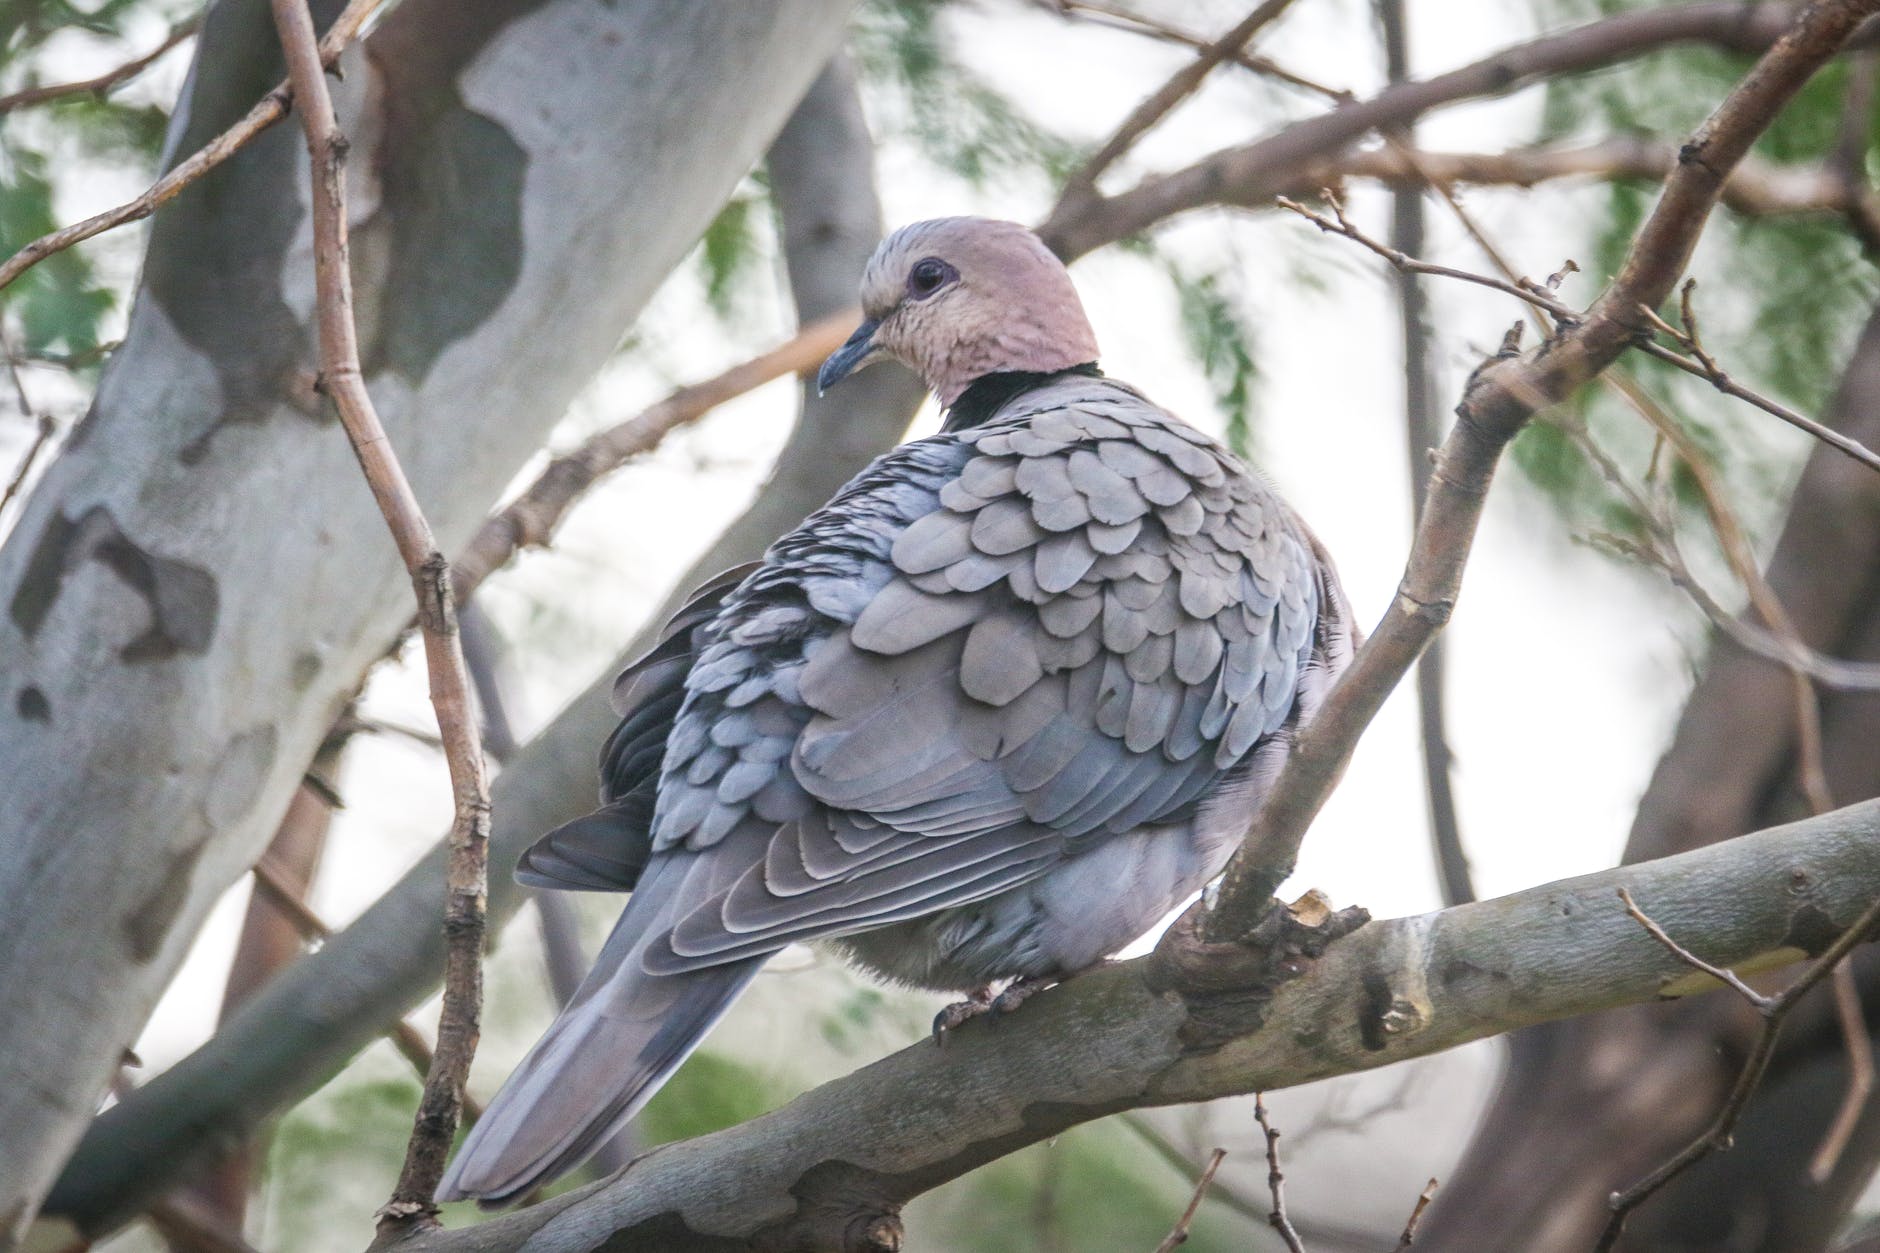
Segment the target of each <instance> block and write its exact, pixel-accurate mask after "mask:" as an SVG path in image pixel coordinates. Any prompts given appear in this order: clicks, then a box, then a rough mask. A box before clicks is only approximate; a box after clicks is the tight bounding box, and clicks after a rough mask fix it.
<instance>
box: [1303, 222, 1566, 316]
mask: <svg viewBox="0 0 1880 1253" xmlns="http://www.w3.org/2000/svg"><path fill="white" fill-rule="evenodd" d="M1320 194H1321V195H1322V196H1324V197H1325V203H1327V204H1328V205H1330V206H1331V207H1332V216H1331V217H1326V216H1325V215H1324V214H1323V213H1318V212H1315V211H1314V210H1311V209H1308V208H1306V207H1305V206H1304V205H1302V204H1300V203H1299V202H1298V201H1296V200H1294V199H1292V198H1291V197H1290V196H1278V197H1275V198H1274V201H1273V203H1274V204H1276V205H1278V206H1279V207H1280V208H1282V209H1285V210H1287V211H1289V212H1292V213H1296V214H1298V215H1299V216H1300V217H1302V218H1304V219H1305V220H1306V221H1308V222H1310V223H1312V224H1313V225H1314V226H1316V227H1318V228H1319V229H1320V230H1322V231H1324V232H1325V233H1326V234H1328V235H1341V236H1343V237H1344V238H1346V239H1349V240H1350V241H1351V242H1353V243H1354V244H1358V245H1360V246H1362V247H1364V248H1368V249H1370V250H1371V251H1372V252H1374V253H1376V254H1377V255H1378V256H1380V257H1382V258H1384V260H1386V261H1388V262H1390V264H1391V265H1392V266H1393V267H1395V268H1396V269H1398V270H1401V271H1403V272H1404V273H1406V274H1429V275H1433V276H1435V277H1437V278H1450V279H1455V280H1456V281H1457V282H1459V283H1473V284H1474V285H1476V286H1477V287H1486V288H1488V289H1489V290H1490V291H1498V292H1500V293H1502V294H1503V295H1504V296H1513V297H1514V298H1515V299H1516V300H1519V301H1522V302H1524V303H1526V304H1529V305H1532V306H1533V307H1534V308H1536V309H1539V310H1541V311H1543V312H1545V313H1550V314H1552V315H1553V316H1554V317H1555V318H1557V319H1559V320H1560V321H1561V322H1563V323H1567V324H1571V323H1573V322H1577V321H1578V320H1579V318H1580V313H1579V311H1578V310H1576V309H1574V308H1573V307H1572V306H1571V305H1569V304H1567V303H1566V302H1565V301H1563V300H1560V299H1558V298H1557V297H1555V296H1554V295H1553V294H1552V293H1551V292H1550V291H1548V290H1547V288H1546V287H1545V286H1543V285H1542V284H1539V283H1532V282H1528V283H1523V282H1519V281H1510V280H1508V279H1500V278H1496V277H1494V276H1493V275H1491V274H1478V273H1476V272H1475V271H1474V270H1459V269H1457V268H1456V267H1454V266H1451V265H1438V264H1436V263H1435V262H1433V261H1424V260H1422V259H1420V258H1417V257H1412V256H1409V255H1407V254H1405V253H1403V252H1400V251H1398V250H1397V249H1396V248H1393V247H1391V246H1390V245H1389V244H1387V243H1384V242H1383V241H1382V240H1378V239H1374V238H1372V237H1371V236H1370V235H1367V234H1365V233H1364V231H1363V230H1362V229H1361V228H1360V227H1359V226H1358V225H1357V224H1356V223H1354V222H1353V221H1352V220H1351V219H1350V218H1349V217H1347V216H1346V215H1345V206H1344V203H1343V202H1342V201H1340V200H1339V198H1338V196H1337V194H1336V193H1334V192H1332V191H1331V190H1330V189H1329V188H1327V189H1324V190H1322V191H1321V192H1320Z"/></svg>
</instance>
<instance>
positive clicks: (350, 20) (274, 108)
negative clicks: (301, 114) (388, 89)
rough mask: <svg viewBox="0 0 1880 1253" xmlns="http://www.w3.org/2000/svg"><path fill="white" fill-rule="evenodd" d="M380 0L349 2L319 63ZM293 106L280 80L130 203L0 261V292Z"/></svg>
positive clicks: (180, 182) (225, 155) (193, 174)
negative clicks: (235, 121) (237, 119)
mask: <svg viewBox="0 0 1880 1253" xmlns="http://www.w3.org/2000/svg"><path fill="white" fill-rule="evenodd" d="M383 2H384V0H352V2H351V3H350V4H348V5H347V6H346V8H345V10H344V11H343V12H341V13H340V15H339V16H338V17H337V18H335V19H333V24H332V25H331V26H329V27H328V28H327V32H326V35H325V36H324V37H323V38H321V40H320V63H321V65H323V66H328V67H330V66H332V65H333V64H334V63H336V62H337V61H338V60H339V54H340V53H342V52H344V51H345V50H346V45H347V44H349V43H351V42H352V40H353V38H354V36H356V35H358V34H359V32H360V31H361V30H363V29H365V25H366V23H367V21H369V20H370V19H371V17H372V15H373V14H374V13H375V12H377V11H378V8H379V5H380V4H382V3H383ZM292 105H293V89H292V87H291V86H290V85H289V84H288V83H287V82H285V81H283V82H282V83H281V84H280V85H279V86H278V87H276V88H275V89H274V90H273V91H270V92H269V93H268V94H267V95H265V96H263V97H262V98H261V100H260V102H259V103H257V104H256V105H255V107H254V108H252V109H250V110H249V111H248V113H247V115H246V116H245V117H243V118H242V120H241V121H239V122H237V123H235V125H233V126H231V127H229V128H228V129H227V130H225V131H223V132H222V133H221V134H220V135H217V136H216V137H215V138H214V139H213V140H211V141H210V142H208V143H207V144H205V145H203V146H202V147H201V148H200V149H198V150H197V151H195V152H194V153H192V154H190V155H189V156H188V157H186V158H185V159H183V160H182V161H179V162H177V163H176V165H174V166H172V167H171V168H170V170H169V172H168V173H166V174H165V175H164V176H163V177H162V178H160V179H158V180H157V181H156V182H154V183H152V184H151V185H150V189H149V190H148V191H146V192H144V193H143V194H142V195H140V196H138V197H137V198H136V199H134V200H128V201H126V202H125V203H123V204H121V205H118V206H117V207H116V208H113V209H106V210H105V211H104V212H103V213H96V214H93V215H92V216H91V217H88V218H86V219H85V220H84V221H82V222H74V223H73V224H72V225H70V226H64V227H60V228H59V229H58V230H56V231H53V232H51V233H50V234H47V235H41V236H40V237H39V238H38V239H35V240H33V241H32V242H31V243H29V244H27V245H26V246H25V247H23V248H21V249H20V250H19V251H18V252H16V253H14V254H13V255H12V256H10V257H8V258H7V259H6V260H5V261H3V262H0V288H4V287H6V286H7V284H9V283H11V282H12V281H13V280H14V279H16V278H18V277H19V276H20V275H22V274H24V273H26V271H28V270H30V269H32V268H33V267H34V266H36V265H38V264H39V263H40V262H41V261H44V260H45V259H46V258H47V257H49V256H51V255H52V254H53V253H55V252H64V251H65V250H66V249H67V248H70V247H71V246H72V245H73V244H78V243H83V242H84V241H85V240H87V239H90V238H92V237H93V236H94V235H102V234H104V233H105V232H106V231H108V230H111V229H113V228H114V227H119V226H123V225H125V224H126V223H129V222H137V221H141V220H142V219H144V218H147V217H149V216H150V215H151V214H153V213H155V212H156V211H157V210H158V208H160V207H161V206H162V205H164V204H165V203H167V202H168V201H169V200H171V199H172V198H174V197H175V196H176V194H177V193H178V192H180V191H182V190H183V189H184V188H185V187H187V186H189V185H190V184H191V183H193V182H195V181H196V180H197V179H199V178H201V177H202V176H203V175H204V174H207V173H208V172H209V171H210V170H213V169H214V168H215V167H216V166H218V165H220V164H222V163H223V162H224V161H226V160H228V159H229V158H230V157H232V156H234V155H235V154H236V153H237V152H240V151H241V150H242V148H243V147H244V146H245V145H246V144H247V143H248V141H249V140H251V139H253V138H254V137H255V136H256V135H259V134H260V133H261V132H262V131H264V130H266V129H268V127H270V126H272V125H274V124H275V123H276V122H278V121H280V120H281V119H282V118H284V117H286V116H287V111H288V109H289V108H290V107H292Z"/></svg>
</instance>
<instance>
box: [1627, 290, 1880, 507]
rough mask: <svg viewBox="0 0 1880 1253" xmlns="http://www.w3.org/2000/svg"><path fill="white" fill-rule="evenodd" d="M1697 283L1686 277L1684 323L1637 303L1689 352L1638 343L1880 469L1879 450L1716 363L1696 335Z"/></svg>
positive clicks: (1655, 327)
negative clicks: (1746, 382)
mask: <svg viewBox="0 0 1880 1253" xmlns="http://www.w3.org/2000/svg"><path fill="white" fill-rule="evenodd" d="M1696 285H1697V280H1696V279H1687V280H1685V283H1684V291H1683V309H1684V319H1685V323H1686V324H1685V326H1683V327H1675V326H1672V325H1671V324H1670V323H1669V322H1666V321H1665V320H1664V319H1663V318H1661V317H1659V316H1658V314H1657V313H1655V312H1654V311H1653V310H1652V309H1650V308H1649V307H1646V306H1644V305H1641V306H1640V307H1639V309H1640V316H1642V317H1643V318H1644V319H1645V320H1646V321H1647V322H1648V323H1649V324H1650V326H1651V327H1652V329H1653V330H1656V331H1658V332H1660V333H1661V334H1664V335H1668V336H1670V337H1671V339H1672V340H1673V341H1674V342H1676V343H1677V344H1678V345H1679V346H1680V347H1681V348H1683V349H1684V350H1685V352H1688V353H1689V354H1690V356H1689V357H1685V356H1681V355H1679V354H1678V353H1675V352H1673V351H1671V350H1670V349H1668V348H1666V347H1664V346H1663V345H1662V344H1659V343H1657V342H1655V341H1652V340H1646V341H1645V342H1643V343H1641V344H1640V345H1639V347H1640V348H1642V349H1643V350H1644V351H1645V352H1648V353H1650V354H1651V355H1652V356H1654V357H1657V358H1658V359H1659V360H1660V361H1666V362H1669V363H1670V364H1672V365H1674V366H1676V367H1678V369H1680V370H1683V371H1684V372H1685V373H1686V374H1693V375H1696V376H1697V377H1698V378H1701V379H1703V380H1705V381H1706V382H1708V383H1709V384H1710V385H1711V386H1712V387H1714V388H1716V389H1717V390H1718V391H1720V392H1722V393H1723V394H1724V395H1726V396H1735V397H1736V398H1737V399H1738V400H1743V401H1747V402H1749V403H1750V404H1752V405H1754V406H1756V407H1757V408H1758V409H1761V410H1762V411H1763V412H1764V413H1767V414H1772V415H1773V416H1775V417H1778V418H1780V419H1782V420H1783V421H1784V422H1787V423H1788V424H1789V425H1790V426H1793V427H1795V428H1796V429H1798V430H1802V431H1806V432H1808V433H1809V434H1810V435H1812V436H1814V437H1815V438H1816V439H1818V440H1820V441H1821V442H1822V443H1824V444H1827V445H1828V446H1829V447H1831V448H1837V449H1839V450H1840V451H1842V452H1844V453H1846V454H1847V455H1848V456H1850V457H1852V458H1853V459H1854V460H1856V461H1858V462H1860V463H1861V464H1862V465H1865V466H1868V467H1870V468H1872V469H1875V470H1880V453H1875V452H1874V451H1873V450H1872V449H1871V448H1868V447H1867V446H1866V445H1865V444H1863V443H1861V442H1860V441H1859V440H1857V439H1851V438H1849V437H1848V436H1846V435H1843V434H1841V432H1839V431H1837V430H1835V429H1833V428H1832V427H1829V426H1825V425H1823V424H1822V423H1820V422H1817V421H1816V420H1815V419H1813V418H1811V417H1808V416H1807V415H1806V414H1801V413H1797V412H1796V411H1795V410H1793V409H1791V408H1789V407H1788V406H1787V405H1783V404H1778V403H1777V402H1776V401H1773V400H1771V399H1769V398H1768V397H1767V396H1763V395H1761V394H1760V393H1757V392H1754V391H1751V390H1750V389H1749V388H1747V387H1744V386H1743V385H1742V384H1740V383H1738V382H1737V381H1736V380H1735V379H1733V378H1731V377H1730V375H1729V372H1728V371H1726V370H1725V369H1724V368H1723V367H1722V366H1720V365H1718V364H1717V361H1716V358H1714V357H1712V356H1711V355H1710V353H1709V351H1708V350H1706V349H1705V347H1704V344H1703V341H1702V340H1701V339H1700V338H1699V337H1698V333H1697V323H1696V321H1695V315H1694V314H1693V313H1692V312H1691V304H1690V296H1691V292H1692V290H1693V289H1694V288H1695V287H1696Z"/></svg>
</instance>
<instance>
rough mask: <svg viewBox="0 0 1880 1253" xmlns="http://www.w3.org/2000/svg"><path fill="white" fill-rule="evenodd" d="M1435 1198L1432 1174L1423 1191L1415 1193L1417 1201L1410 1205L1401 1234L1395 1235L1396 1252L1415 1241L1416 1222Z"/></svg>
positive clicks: (1401, 1252)
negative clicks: (1408, 1214)
mask: <svg viewBox="0 0 1880 1253" xmlns="http://www.w3.org/2000/svg"><path fill="white" fill-rule="evenodd" d="M1435 1199H1436V1179H1435V1178H1434V1176H1432V1177H1431V1179H1430V1181H1429V1182H1428V1183H1426V1184H1424V1185H1423V1191H1421V1192H1419V1193H1417V1203H1416V1204H1415V1205H1413V1206H1411V1207H1410V1217H1409V1219H1408V1220H1407V1221H1406V1222H1405V1223H1404V1225H1403V1234H1402V1235H1400V1236H1398V1237H1397V1253H1403V1251H1404V1250H1405V1249H1407V1248H1409V1247H1410V1246H1411V1245H1413V1244H1415V1243H1416V1242H1417V1224H1418V1223H1420V1222H1422V1221H1423V1211H1424V1210H1426V1209H1428V1208H1429V1207H1430V1202H1431V1201H1434V1200H1435Z"/></svg>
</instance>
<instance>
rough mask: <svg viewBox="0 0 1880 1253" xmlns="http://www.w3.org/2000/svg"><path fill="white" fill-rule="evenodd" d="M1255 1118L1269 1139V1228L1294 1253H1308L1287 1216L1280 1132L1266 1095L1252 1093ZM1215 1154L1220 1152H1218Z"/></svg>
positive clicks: (1267, 1185) (1267, 1176)
mask: <svg viewBox="0 0 1880 1253" xmlns="http://www.w3.org/2000/svg"><path fill="white" fill-rule="evenodd" d="M1253 1117H1254V1121H1255V1122H1257V1123H1259V1124H1260V1134H1261V1135H1262V1136H1264V1137H1265V1138H1266V1187H1267V1191H1268V1192H1270V1193H1271V1194H1272V1196H1273V1209H1272V1212H1271V1213H1269V1214H1268V1215H1267V1216H1266V1222H1267V1226H1269V1227H1271V1228H1272V1229H1273V1230H1274V1231H1276V1232H1278V1233H1279V1238H1280V1240H1281V1241H1282V1242H1283V1243H1284V1244H1285V1245H1286V1247H1287V1248H1288V1249H1289V1250H1291V1253H1306V1251H1305V1246H1304V1245H1303V1244H1301V1243H1299V1233H1298V1232H1297V1231H1294V1230H1293V1225H1292V1219H1290V1218H1288V1217H1287V1216H1286V1193H1285V1184H1286V1176H1285V1175H1284V1174H1283V1173H1282V1172H1281V1171H1280V1168H1279V1132H1278V1130H1276V1129H1275V1128H1274V1126H1273V1123H1272V1120H1270V1119H1269V1118H1268V1117H1267V1116H1266V1093H1264V1092H1255V1093H1254V1094H1253ZM1215 1152H1217V1153H1218V1152H1220V1150H1219V1149H1216V1150H1215Z"/></svg>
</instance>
